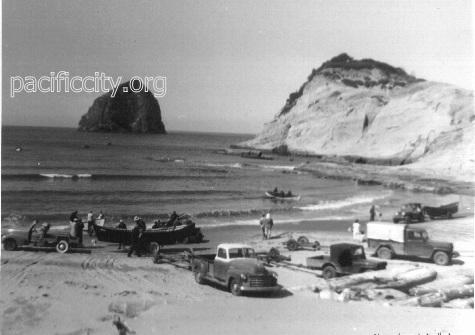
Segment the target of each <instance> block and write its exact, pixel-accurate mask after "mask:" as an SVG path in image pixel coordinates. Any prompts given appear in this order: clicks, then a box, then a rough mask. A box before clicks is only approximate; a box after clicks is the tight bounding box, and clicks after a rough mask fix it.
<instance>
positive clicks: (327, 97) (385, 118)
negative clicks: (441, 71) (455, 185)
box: [239, 54, 475, 175]
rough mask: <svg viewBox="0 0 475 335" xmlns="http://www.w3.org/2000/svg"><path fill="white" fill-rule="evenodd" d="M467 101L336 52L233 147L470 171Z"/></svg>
mask: <svg viewBox="0 0 475 335" xmlns="http://www.w3.org/2000/svg"><path fill="white" fill-rule="evenodd" d="M473 102H474V99H473V92H472V91H469V90H466V89H462V88H458V87H455V86H452V85H448V84H443V83H436V82H430V81H425V80H423V79H418V78H415V77H414V76H411V75H408V74H407V73H406V72H405V71H404V70H403V69H401V68H395V67H393V66H390V65H388V64H385V63H382V62H378V61H374V60H372V59H362V60H355V59H353V58H351V57H350V56H348V55H347V54H341V55H339V56H337V57H335V58H332V59H331V60H329V61H327V62H325V63H323V64H322V65H321V66H320V67H319V68H318V69H316V70H315V69H314V70H313V71H312V73H311V74H310V76H309V77H308V80H307V81H306V82H305V83H304V84H303V85H302V86H301V87H300V88H299V90H298V91H296V92H294V93H292V94H290V96H289V98H288V99H287V101H286V103H285V105H284V106H283V108H282V109H281V110H280V111H279V113H277V115H276V116H275V118H274V120H272V121H271V122H270V123H268V124H266V125H265V126H264V130H263V131H262V133H260V134H259V135H257V136H256V137H255V138H254V139H252V140H250V141H247V142H244V143H241V144H239V146H241V147H246V148H255V149H261V150H274V151H275V152H280V153H286V152H293V153H306V154H314V155H323V156H335V155H336V156H340V157H341V156H343V157H345V158H347V159H348V160H350V161H356V162H361V163H365V162H366V163H370V162H371V163H378V162H379V163H384V164H392V165H401V164H409V163H412V164H409V165H410V166H414V167H421V168H424V167H429V166H430V167H431V168H432V169H440V171H441V172H442V173H443V174H451V175H454V174H459V172H462V173H463V172H470V173H472V171H474V167H475V164H474V160H473V159H472V155H473V152H475V146H474V141H473V139H474V134H475V131H474V123H473V122H474V120H475V116H474V108H473ZM409 165H406V167H407V166H409Z"/></svg>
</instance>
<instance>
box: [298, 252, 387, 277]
mask: <svg viewBox="0 0 475 335" xmlns="http://www.w3.org/2000/svg"><path fill="white" fill-rule="evenodd" d="M306 263H307V264H306V265H307V267H308V268H310V269H318V270H322V277H323V278H325V279H330V278H334V277H337V276H342V275H349V274H354V273H361V272H365V271H371V270H383V269H385V268H386V265H387V262H384V261H375V260H370V259H367V258H366V255H365V252H364V248H363V246H361V245H359V244H355V243H336V244H332V245H330V253H329V254H322V255H317V256H312V257H308V258H307V259H306Z"/></svg>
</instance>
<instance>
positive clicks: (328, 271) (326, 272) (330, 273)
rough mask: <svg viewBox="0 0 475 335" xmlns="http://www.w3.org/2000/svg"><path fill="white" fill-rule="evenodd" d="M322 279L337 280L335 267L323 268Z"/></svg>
mask: <svg viewBox="0 0 475 335" xmlns="http://www.w3.org/2000/svg"><path fill="white" fill-rule="evenodd" d="M322 277H323V278H325V279H330V278H335V277H336V269H335V267H334V266H331V265H327V266H325V267H324V268H323V271H322Z"/></svg>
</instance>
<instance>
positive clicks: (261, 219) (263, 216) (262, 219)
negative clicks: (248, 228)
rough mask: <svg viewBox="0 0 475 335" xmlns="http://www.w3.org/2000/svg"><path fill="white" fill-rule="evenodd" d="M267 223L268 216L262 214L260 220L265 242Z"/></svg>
mask: <svg viewBox="0 0 475 335" xmlns="http://www.w3.org/2000/svg"><path fill="white" fill-rule="evenodd" d="M265 221H266V215H265V214H262V216H261V218H260V219H259V225H260V226H261V230H262V239H263V240H265V239H266V230H265V227H264V223H265Z"/></svg>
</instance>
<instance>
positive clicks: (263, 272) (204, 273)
mask: <svg viewBox="0 0 475 335" xmlns="http://www.w3.org/2000/svg"><path fill="white" fill-rule="evenodd" d="M191 264H192V270H193V273H194V276H195V280H196V282H197V283H198V284H204V283H205V282H212V283H215V284H217V285H219V286H222V287H224V288H227V289H228V290H229V291H230V292H231V293H232V294H233V295H236V296H239V295H241V294H243V293H245V292H260V293H265V294H270V293H272V292H276V291H278V290H280V289H281V286H280V285H278V284H277V274H276V273H275V272H272V271H269V270H267V269H266V268H265V267H264V263H263V262H261V261H260V260H258V259H257V258H256V253H255V251H254V249H252V248H251V247H250V246H247V245H245V244H237V243H224V244H220V245H218V247H217V253H216V254H211V255H199V256H196V255H193V258H192V261H191Z"/></svg>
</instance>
